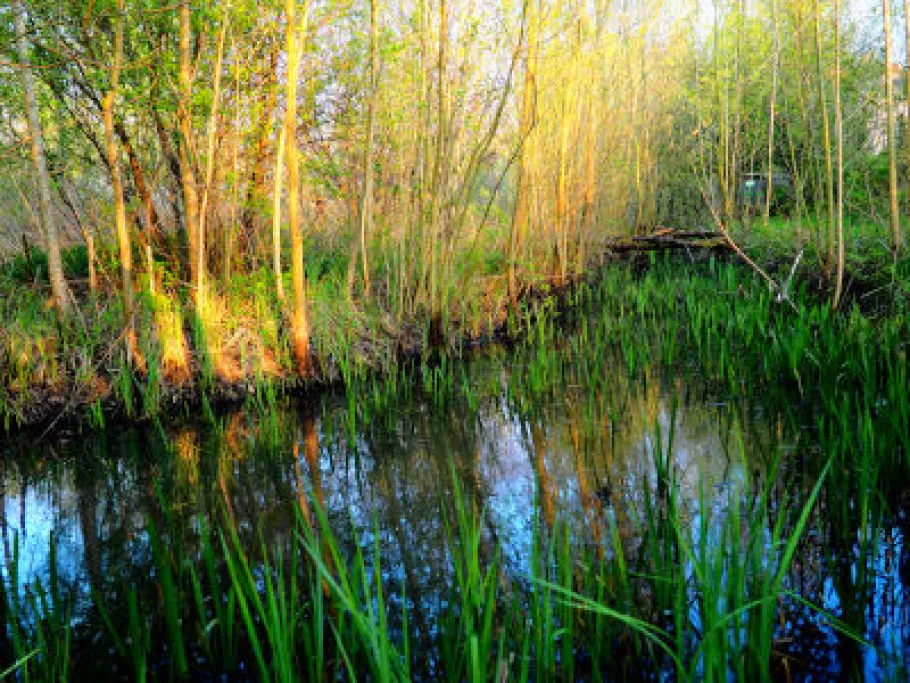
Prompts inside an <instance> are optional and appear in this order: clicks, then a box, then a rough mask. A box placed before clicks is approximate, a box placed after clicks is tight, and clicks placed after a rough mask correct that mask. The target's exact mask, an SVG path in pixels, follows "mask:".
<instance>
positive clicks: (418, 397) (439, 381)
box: [0, 321, 910, 681]
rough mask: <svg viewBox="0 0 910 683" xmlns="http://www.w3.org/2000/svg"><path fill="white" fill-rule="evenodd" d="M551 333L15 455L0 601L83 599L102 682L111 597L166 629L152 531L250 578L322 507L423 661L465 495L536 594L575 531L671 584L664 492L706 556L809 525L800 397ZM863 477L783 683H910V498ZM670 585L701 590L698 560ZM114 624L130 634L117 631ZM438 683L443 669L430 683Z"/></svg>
mask: <svg viewBox="0 0 910 683" xmlns="http://www.w3.org/2000/svg"><path fill="white" fill-rule="evenodd" d="M555 329H556V330H557V331H556V332H554V333H552V334H550V333H548V334H543V333H542V334H541V337H540V340H539V341H538V342H534V341H533V340H532V342H530V343H528V344H527V345H526V346H522V347H520V348H518V349H509V350H507V349H503V348H489V349H486V350H483V351H482V352H479V353H476V354H474V355H473V357H471V358H470V359H466V360H462V361H456V362H449V363H448V364H447V365H445V366H444V367H439V366H429V365H424V366H418V367H416V368H414V369H413V371H412V372H411V373H410V374H402V375H400V376H399V377H398V378H397V379H396V380H395V386H390V381H387V380H386V381H384V380H379V379H375V378H373V379H369V380H365V381H363V382H361V383H359V385H358V386H356V387H353V388H352V389H351V390H350V391H348V392H344V391H338V392H335V393H327V394H323V395H320V396H316V397H306V398H301V397H297V398H282V397H273V396H268V395H265V394H263V395H262V396H260V397H259V399H258V400H251V401H250V402H249V403H248V404H247V405H245V406H242V407H237V408H234V409H231V410H222V411H220V412H217V413H216V416H215V421H214V422H211V421H208V420H202V419H196V418H194V417H193V416H189V417H187V418H185V419H183V420H182V421H179V422H177V423H172V424H168V425H165V426H154V425H145V426H130V427H116V428H110V429H108V430H107V431H106V432H103V433H90V432H89V433H84V434H67V435H64V436H52V437H48V438H43V439H40V440H38V439H34V438H11V439H7V440H6V441H5V442H3V445H2V446H0V515H2V517H0V543H2V553H3V565H4V568H5V571H4V579H5V580H7V581H10V580H11V576H10V572H9V568H10V567H11V566H12V563H13V562H14V561H16V564H17V575H18V576H17V579H16V581H17V584H18V586H17V587H16V588H17V589H18V590H19V591H20V592H21V593H22V594H23V595H25V594H27V592H28V591H29V590H33V589H34V587H35V586H36V585H37V581H39V580H40V582H41V584H42V585H45V586H46V585H48V583H49V582H51V581H53V580H56V581H58V582H59V584H60V585H61V586H62V587H63V592H64V593H65V594H66V595H67V596H71V597H72V599H73V601H74V602H73V604H74V605H75V608H74V611H73V613H72V616H71V624H72V629H73V635H72V641H73V643H72V649H73V652H74V653H78V657H77V661H78V664H77V665H76V666H74V672H73V673H74V676H75V677H77V678H78V677H82V675H85V676H88V675H89V674H90V673H91V672H93V671H95V672H97V671H104V670H105V666H106V665H105V664H103V662H104V659H105V657H106V656H107V655H108V654H109V653H110V652H111V645H110V643H109V642H108V639H106V638H105V637H104V636H102V635H100V634H103V633H104V632H105V631H106V628H105V623H104V621H103V618H102V615H101V614H100V613H99V611H98V610H97V609H96V608H95V607H94V602H95V601H96V600H97V598H98V596H103V597H104V599H105V600H106V601H107V602H108V603H117V601H118V597H122V591H123V587H124V586H135V587H137V589H138V590H139V593H140V595H144V596H146V599H147V600H148V601H149V602H150V603H151V604H149V605H148V607H147V609H148V611H149V613H151V614H155V613H157V612H158V611H159V610H160V607H159V606H158V603H159V602H160V600H159V598H160V596H159V594H158V593H157V590H156V580H157V579H156V577H157V575H158V573H159V572H158V570H157V569H156V564H155V561H154V557H153V554H154V553H153V548H152V547H151V542H150V533H149V528H150V523H151V524H154V526H155V527H156V528H157V529H164V528H166V529H168V530H169V534H170V535H169V539H170V542H171V543H172V544H173V545H174V546H175V547H179V548H181V549H182V550H181V551H180V552H182V553H184V554H188V555H189V556H195V555H197V554H198V553H199V552H200V550H199V541H198V537H199V533H200V529H201V528H203V527H213V526H219V525H223V524H226V523H229V524H231V525H233V526H234V527H235V528H236V529H237V530H238V536H239V538H240V539H242V542H243V543H244V544H246V545H247V546H248V547H249V550H250V553H251V554H253V555H255V554H256V553H257V552H258V549H259V548H261V547H262V544H263V543H265V544H266V545H267V546H269V547H270V548H274V547H287V546H290V545H291V544H292V541H293V535H294V528H295V523H296V520H297V518H298V510H299V507H300V506H301V504H302V505H304V506H305V507H307V508H308V510H309V511H310V513H311V514H312V511H313V509H314V507H315V506H316V505H317V504H318V505H322V506H323V508H324V509H325V511H326V514H327V516H328V519H329V521H330V523H331V526H332V529H333V530H334V533H335V534H336V535H337V537H338V539H339V542H340V544H341V545H342V547H344V548H345V549H346V551H347V552H350V551H352V549H353V547H354V546H355V545H357V544H359V545H360V547H361V548H362V549H363V551H364V553H365V554H366V555H370V554H372V553H373V551H374V549H375V548H377V547H378V549H379V553H380V558H381V559H380V563H381V567H382V583H383V586H384V588H385V592H386V600H387V605H388V608H389V613H390V615H392V616H391V617H390V620H391V621H392V622H393V623H394V624H399V622H400V615H401V614H402V611H403V610H405V609H406V610H407V613H408V620H409V622H410V628H411V630H412V637H413V639H414V642H415V645H414V646H413V647H414V649H415V650H417V651H419V650H420V649H421V643H429V642H430V641H432V639H433V638H434V636H435V635H436V634H437V633H438V621H439V619H440V616H441V615H442V614H444V613H445V611H446V609H447V604H446V595H447V592H446V591H447V589H448V588H449V586H450V585H451V583H452V581H453V574H452V566H451V558H450V556H449V553H448V551H447V546H446V533H447V531H446V520H451V519H452V516H451V505H452V500H453V497H454V496H455V495H456V494H455V492H454V491H453V487H454V485H455V483H456V482H457V485H458V487H459V489H460V490H461V491H463V492H464V495H465V496H467V498H468V499H470V500H471V501H472V502H473V503H475V504H476V505H477V508H478V509H482V510H483V511H484V514H483V517H482V520H483V522H482V523H483V527H484V528H483V532H484V533H483V540H484V547H483V548H482V551H483V552H484V553H485V554H486V555H487V556H489V555H490V554H492V553H493V552H494V550H495V549H498V550H499V553H500V557H501V572H502V574H503V575H504V576H505V577H508V579H509V580H511V581H515V582H521V581H523V580H524V579H525V577H528V576H530V575H531V574H532V573H533V568H532V567H531V558H532V557H533V555H534V549H533V546H534V537H535V534H536V533H540V530H541V529H544V528H549V527H552V525H554V524H559V523H564V524H565V525H566V527H567V528H568V529H569V530H570V537H571V539H572V543H573V547H575V548H576V549H587V550H588V551H590V552H592V553H595V554H596V553H597V552H600V553H602V554H603V557H606V558H611V557H616V555H617V551H618V550H619V551H620V552H621V553H622V556H623V557H624V558H625V561H626V562H627V563H628V565H629V567H630V571H631V572H634V571H635V570H636V566H638V567H639V568H640V571H641V573H642V574H646V573H648V572H654V571H659V570H661V567H654V566H653V565H652V564H651V563H649V561H648V560H647V557H648V552H649V550H648V548H649V547H650V546H649V543H651V541H652V540H653V538H652V536H651V535H650V534H651V531H652V530H651V529H650V528H649V519H648V518H647V513H646V510H647V506H648V502H647V500H646V499H647V498H648V496H649V495H652V494H653V492H654V491H655V490H657V489H658V488H659V487H660V486H661V480H662V478H666V477H667V476H671V477H672V479H673V481H674V482H675V491H676V498H677V501H678V503H677V514H678V515H679V516H680V522H681V526H682V527H683V528H685V529H689V530H691V532H692V538H693V541H694V542H695V546H696V547H697V542H698V541H699V540H700V536H701V535H702V534H704V533H707V534H708V537H707V538H705V539H701V540H704V541H705V542H706V543H707V545H708V546H711V547H714V548H716V547H717V546H718V545H720V546H723V544H725V543H728V537H727V536H726V535H725V533H719V532H718V533H715V531H716V530H717V529H720V528H721V526H722V525H721V520H724V519H726V518H727V517H728V515H729V514H730V501H731V500H735V501H744V505H745V508H746V509H748V508H749V504H750V503H749V501H751V500H754V499H756V498H757V497H758V496H759V495H760V493H761V492H762V491H767V492H768V496H769V499H770V501H771V502H770V504H769V505H768V509H769V510H770V511H771V515H772V516H775V515H777V514H783V513H784V512H787V511H792V510H798V509H799V507H800V506H801V505H802V504H803V501H804V500H805V498H806V496H807V494H808V491H809V490H810V489H811V487H812V486H813V485H814V481H815V478H816V477H817V476H818V473H819V469H820V468H819V467H818V466H817V463H818V462H819V461H820V459H822V458H823V456H824V453H823V451H824V450H825V448H826V447H825V445H824V444H822V443H820V441H819V426H818V424H819V418H818V410H817V409H816V408H813V407H812V406H811V405H808V406H807V401H806V400H805V398H804V397H799V396H790V397H789V398H790V399H792V400H789V401H788V400H782V397H783V399H787V397H788V393H787V390H786V389H782V390H780V391H768V392H766V393H760V394H757V395H753V396H750V397H749V398H748V399H745V398H743V397H735V396H731V395H730V393H731V392H729V391H727V389H726V388H725V385H724V384H723V383H722V382H718V381H715V379H712V377H711V374H710V371H709V370H706V368H705V366H704V365H703V364H702V363H701V362H700V361H698V360H697V358H695V357H692V356H691V355H692V353H693V352H691V351H690V354H689V355H685V354H681V357H680V358H677V359H676V360H674V361H673V362H671V363H667V362H662V361H660V360H658V359H656V358H655V357H653V356H652V358H651V359H639V361H638V362H636V363H635V364H634V368H632V369H630V363H629V362H628V359H627V357H626V356H624V355H623V352H622V350H621V349H614V351H613V352H612V354H611V355H606V356H604V355H599V356H598V357H597V358H590V357H586V353H587V354H588V355H590V354H592V353H595V352H596V351H595V349H596V347H597V344H594V343H589V340H588V339H587V336H586V335H587V334H588V333H589V330H588V328H586V327H585V326H584V325H582V326H581V327H578V326H577V325H576V324H575V323H573V322H572V321H562V322H561V323H560V326H559V327H556V328H555ZM556 358H558V360H554V359H556ZM592 363H593V365H592ZM592 371H593V372H596V373H597V374H598V380H597V381H596V382H592V381H590V379H589V378H590V377H591V373H592ZM775 465H778V466H777V467H775ZM667 473H669V475H668V474H667ZM857 477H862V473H861V472H840V473H838V472H830V473H829V476H828V479H827V480H826V483H825V486H824V487H823V488H822V491H821V494H820V496H819V499H818V502H817V504H816V505H815V507H814V509H813V512H812V514H811V515H810V517H809V519H808V524H807V527H806V529H805V530H804V532H803V534H802V537H801V540H800V542H799V544H798V545H797V547H796V551H795V555H794V557H793V561H792V564H791V565H790V568H789V570H788V571H787V573H786V578H785V583H784V588H785V589H786V590H787V591H792V592H793V593H796V594H798V595H799V596H800V598H802V599H804V600H806V601H808V602H811V603H812V604H813V605H815V606H816V608H817V609H810V608H808V607H807V606H806V605H804V604H802V603H801V602H799V601H798V600H796V599H793V598H792V597H789V596H787V595H785V596H784V597H782V598H781V601H780V604H779V605H778V609H779V615H778V626H777V628H776V632H775V636H774V647H773V650H774V653H775V658H776V660H777V666H778V670H779V671H780V672H782V674H784V675H787V676H790V677H792V678H793V679H794V680H856V679H865V680H873V681H874V680H895V679H897V680H900V679H904V680H906V679H905V678H904V677H905V676H906V668H905V667H906V662H907V660H908V656H907V652H908V648H910V594H908V581H910V556H908V552H907V548H906V534H907V531H908V527H910V523H908V519H907V510H906V509H905V508H903V506H902V501H903V500H904V498H902V497H901V496H903V495H904V494H903V491H905V490H906V489H905V487H903V486H902V485H901V483H900V482H898V481H894V480H891V481H876V482H873V483H870V486H869V490H870V491H873V492H874V495H872V496H856V494H855V488H854V487H853V486H852V484H850V482H853V483H855V482H856V480H857ZM845 482H846V483H845ZM841 491H849V493H841ZM843 496H847V498H848V499H847V500H844V499H843ZM774 521H775V520H774V519H770V520H769V529H770V528H771V526H773V524H774ZM745 524H746V523H745V522H743V523H742V526H743V528H745ZM792 524H793V521H792V519H791V517H788V521H787V522H786V526H787V528H789V527H790V526H791V525H792ZM767 541H768V543H770V542H771V539H770V531H769V538H768V539H767ZM617 543H618V544H619V546H620V548H619V549H618V548H617ZM52 544H53V545H54V546H55V548H56V553H55V554H56V557H55V558H53V559H52V554H51V551H50V548H51V546H52ZM592 549H597V550H595V551H592ZM730 552H736V549H735V548H733V547H731V548H730ZM592 556H593V555H592ZM677 561H678V562H679V563H680V565H681V568H682V572H683V575H684V576H691V575H692V572H693V571H694V570H693V568H692V566H691V565H692V559H691V558H689V557H687V556H686V555H685V554H681V555H680V556H679V557H678V558H677ZM52 564H55V565H56V566H54V567H52ZM52 574H54V575H55V576H52ZM638 599H639V601H640V602H641V603H642V607H641V613H648V610H649V609H651V608H649V606H648V605H649V603H650V602H653V601H654V598H653V596H649V593H648V591H647V590H645V589H642V590H641V591H640V594H639V598H638ZM654 609H656V608H654ZM703 609H704V606H703V605H701V604H700V601H699V599H698V597H697V596H696V595H695V594H694V593H693V595H692V599H691V601H690V603H689V605H688V610H689V614H688V615H686V618H688V619H689V620H690V621H691V623H692V625H693V629H694V631H695V632H697V631H698V625H699V624H700V623H701V621H702V619H703V616H702V610H703ZM819 610H821V611H819ZM111 618H112V619H114V620H115V621H116V620H117V619H118V618H124V617H123V616H122V614H118V613H117V611H116V610H114V612H113V616H112V617H111ZM832 618H836V619H837V620H839V621H840V622H841V623H844V624H848V625H849V626H850V627H851V628H853V629H858V630H859V631H860V634H859V635H860V636H861V638H862V639H864V640H865V642H864V643H859V642H857V640H856V639H855V638H851V637H848V636H846V635H844V633H843V632H842V631H841V630H839V629H838V628H836V627H835V626H833V625H832V624H833V623H834V622H833V621H832ZM655 619H656V620H658V621H659V620H660V615H659V614H658V615H656V617H655ZM427 647H429V645H427ZM0 664H2V663H0ZM2 668H4V667H3V666H0V669H2ZM433 671H434V668H433V664H432V663H430V664H428V665H427V668H426V671H425V674H426V676H427V677H428V678H432V677H433ZM108 673H110V674H111V675H112V676H120V677H126V678H128V677H129V674H128V673H126V672H124V671H109V672H108ZM658 675H659V674H658ZM663 677H664V678H667V677H669V678H672V675H670V674H666V675H665V676H663Z"/></svg>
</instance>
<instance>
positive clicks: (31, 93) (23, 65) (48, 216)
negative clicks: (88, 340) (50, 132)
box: [12, 0, 71, 315]
mask: <svg viewBox="0 0 910 683" xmlns="http://www.w3.org/2000/svg"><path fill="white" fill-rule="evenodd" d="M12 9H13V20H14V21H15V25H16V47H17V50H18V54H19V62H20V70H21V72H22V88H23V90H24V93H25V110H26V111H25V113H26V121H27V123H28V133H29V138H30V139H31V145H30V148H31V154H32V164H33V165H34V167H35V180H36V182H37V185H38V219H39V222H40V224H41V230H42V232H43V233H44V235H43V237H44V239H45V240H46V244H47V271H48V277H49V279H50V282H51V293H52V295H53V297H54V305H55V306H56V307H57V310H58V311H60V313H61V314H62V315H66V314H67V313H68V312H69V308H70V297H71V294H70V291H69V287H68V286H67V284H66V279H65V278H64V277H63V262H62V260H61V258H60V240H59V237H58V235H57V223H56V222H55V221H54V216H53V205H52V202H51V177H50V174H49V173H48V170H47V157H46V155H45V151H44V134H43V131H42V130H41V121H40V119H39V117H38V97H37V94H36V92H35V79H34V76H33V74H32V72H31V69H30V66H29V63H30V60H29V40H28V32H27V30H26V26H25V10H24V9H23V7H22V0H12Z"/></svg>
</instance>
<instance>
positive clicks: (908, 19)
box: [904, 0, 910, 216]
mask: <svg viewBox="0 0 910 683" xmlns="http://www.w3.org/2000/svg"><path fill="white" fill-rule="evenodd" d="M904 38H905V41H906V48H907V51H906V53H905V54H906V56H907V70H906V73H905V76H904V77H905V79H906V81H907V108H906V109H905V110H904V137H905V138H906V140H905V143H906V145H907V212H908V216H910V0H904Z"/></svg>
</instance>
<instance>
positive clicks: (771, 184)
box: [765, 0, 780, 221]
mask: <svg viewBox="0 0 910 683" xmlns="http://www.w3.org/2000/svg"><path fill="white" fill-rule="evenodd" d="M771 21H772V23H773V25H774V61H773V62H772V66H771V68H772V71H771V111H770V112H769V115H768V187H767V188H765V189H766V192H765V220H766V221H767V220H768V219H769V218H771V196H772V195H773V194H774V123H775V121H774V118H775V114H776V113H777V75H778V72H779V71H780V35H779V28H778V19H777V0H771Z"/></svg>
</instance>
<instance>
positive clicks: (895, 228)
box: [882, 0, 902, 254]
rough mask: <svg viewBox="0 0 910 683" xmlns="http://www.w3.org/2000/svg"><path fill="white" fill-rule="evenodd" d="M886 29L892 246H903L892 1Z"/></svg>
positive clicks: (887, 3) (886, 5)
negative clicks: (894, 80)
mask: <svg viewBox="0 0 910 683" xmlns="http://www.w3.org/2000/svg"><path fill="white" fill-rule="evenodd" d="M882 19H883V22H884V29H885V99H886V102H885V110H886V113H887V117H888V124H887V125H888V191H889V196H890V199H891V246H892V249H893V250H894V253H895V254H897V252H898V251H899V250H900V248H901V246H902V237H901V224H900V212H899V209H898V206H897V149H896V143H895V140H894V82H893V80H892V77H891V60H892V56H891V0H882Z"/></svg>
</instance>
